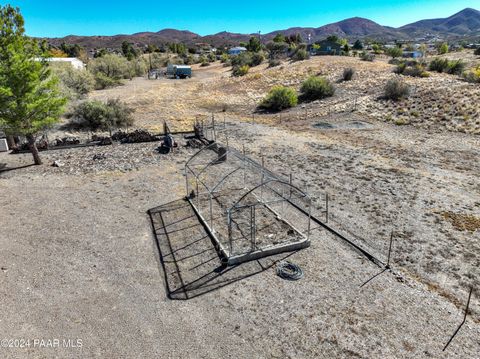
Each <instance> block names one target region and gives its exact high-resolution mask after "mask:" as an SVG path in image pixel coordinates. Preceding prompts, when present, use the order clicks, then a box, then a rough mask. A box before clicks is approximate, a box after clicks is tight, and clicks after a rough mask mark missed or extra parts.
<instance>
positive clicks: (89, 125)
mask: <svg viewBox="0 0 480 359" xmlns="http://www.w3.org/2000/svg"><path fill="white" fill-rule="evenodd" d="M132 113H133V109H131V108H129V107H128V106H127V105H126V104H125V103H123V102H121V101H120V100H118V99H116V100H113V99H110V100H108V101H107V102H106V103H104V102H101V101H97V100H94V101H85V102H81V103H79V104H78V105H77V106H75V108H74V110H73V113H72V114H71V115H70V117H71V119H72V120H71V122H70V124H69V127H71V128H75V129H78V130H88V131H98V130H111V129H112V128H119V127H127V126H132V125H133V122H134V120H133V116H132Z"/></svg>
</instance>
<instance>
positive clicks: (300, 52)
mask: <svg viewBox="0 0 480 359" xmlns="http://www.w3.org/2000/svg"><path fill="white" fill-rule="evenodd" d="M309 57H310V55H309V54H308V52H307V50H305V49H301V48H299V49H297V50H296V51H295V52H294V53H293V55H292V60H293V61H303V60H307V59H308V58H309Z"/></svg>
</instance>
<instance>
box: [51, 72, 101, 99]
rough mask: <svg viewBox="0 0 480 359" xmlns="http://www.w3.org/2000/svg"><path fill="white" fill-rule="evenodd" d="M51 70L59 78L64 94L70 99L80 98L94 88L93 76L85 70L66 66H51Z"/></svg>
mask: <svg viewBox="0 0 480 359" xmlns="http://www.w3.org/2000/svg"><path fill="white" fill-rule="evenodd" d="M52 69H53V72H54V73H55V74H56V75H57V76H58V78H59V79H60V85H61V88H62V92H63V93H64V95H65V96H66V97H67V98H69V99H70V100H75V99H78V98H82V97H84V96H85V95H87V94H88V93H89V92H90V91H92V90H93V89H94V88H95V78H94V77H93V75H92V74H91V73H90V72H88V71H85V70H78V69H75V68H73V67H72V66H71V65H70V64H68V66H60V67H58V66H53V67H52Z"/></svg>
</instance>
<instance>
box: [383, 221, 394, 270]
mask: <svg viewBox="0 0 480 359" xmlns="http://www.w3.org/2000/svg"><path fill="white" fill-rule="evenodd" d="M392 243H393V230H392V233H390V246H389V248H388V258H387V265H386V266H385V268H387V269H390V255H391V253H392Z"/></svg>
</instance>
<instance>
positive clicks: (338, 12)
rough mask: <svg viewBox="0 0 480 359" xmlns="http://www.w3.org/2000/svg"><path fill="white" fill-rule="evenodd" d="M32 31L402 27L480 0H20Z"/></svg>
mask: <svg viewBox="0 0 480 359" xmlns="http://www.w3.org/2000/svg"><path fill="white" fill-rule="evenodd" d="M0 3H1V4H3V5H5V4H6V3H10V4H11V5H13V6H18V7H20V9H21V11H22V14H23V15H24V17H25V20H26V30H27V34H28V35H30V36H38V37H62V36H66V35H70V34H75V35H114V34H132V33H135V32H141V31H158V30H161V29H164V28H175V29H179V30H190V31H193V32H196V33H199V34H201V35H207V34H213V33H217V32H220V31H231V32H242V33H253V32H258V31H261V32H262V33H267V32H270V31H273V30H278V29H285V28H288V27H293V26H302V27H307V26H310V27H319V26H322V25H325V24H327V23H331V22H335V21H339V20H343V19H345V18H349V17H353V16H360V17H366V18H369V19H371V20H373V21H376V22H378V23H380V24H381V25H388V26H394V27H398V26H401V25H405V24H407V23H410V22H414V21H417V20H421V19H425V18H436V17H447V16H450V15H452V14H454V13H456V12H458V11H460V10H462V9H464V8H466V7H473V8H476V9H480V0H473V1H472V0H470V1H463V0H371V1H368V2H367V1H362V0H343V1H331V0H330V1H323V0H313V1H312V0H310V1H307V0H293V1H292V0H290V1H285V0H268V1H261V0H260V1H258V0H257V1H250V0H244V1H228V0H227V1H225V0H223V1H219V0H213V1H208V0H200V1H199V0H196V1H192V0H183V1H181V0H172V1H161V0H156V1H153V0H136V1H133V0H129V1H125V0H115V1H113V0H79V1H68V0H64V1H57V0H47V1H44V0H19V1H14V0H12V1H9V2H8V1H7V2H5V1H3V0H1V1H0Z"/></svg>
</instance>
